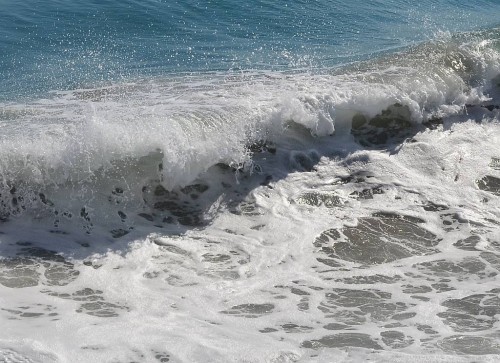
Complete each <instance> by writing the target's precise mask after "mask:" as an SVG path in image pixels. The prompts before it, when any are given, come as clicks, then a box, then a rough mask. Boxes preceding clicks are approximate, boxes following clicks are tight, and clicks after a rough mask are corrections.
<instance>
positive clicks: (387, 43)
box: [0, 0, 500, 101]
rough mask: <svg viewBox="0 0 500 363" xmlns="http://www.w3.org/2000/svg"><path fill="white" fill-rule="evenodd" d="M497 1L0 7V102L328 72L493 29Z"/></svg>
mask: <svg viewBox="0 0 500 363" xmlns="http://www.w3.org/2000/svg"><path fill="white" fill-rule="evenodd" d="M499 14H500V1H498V0H474V1H470V0H456V1H451V0H438V1H429V0H424V1H419V2H415V1H409V0H376V1H361V0H355V1H349V2H346V1H338V0H334V1H327V0H317V1H304V0H295V1H270V0H260V1H259V0H252V1H238V0H222V1H193V0H184V1H165V0H143V1H135V0H120V1H118V0H104V1H102V0H101V1H96V0H94V1H92V0H74V1H69V0H57V1H56V0H25V1H15V0H0V100H4V101H5V100H17V99H23V98H36V97H40V96H43V95H44V94H45V93H46V92H47V91H51V90H66V89H74V88H84V87H92V86H96V85H98V84H100V83H106V82H114V81H117V80H123V79H130V78H134V77H141V78H142V77H155V76H168V75H169V74H172V73H183V72H211V71H219V72H228V71H238V70H241V69H265V70H290V69H292V70H293V69H298V68H300V69H304V68H305V69H311V70H314V69H318V68H324V67H334V66H337V65H340V64H345V63H348V62H352V61H357V60H362V59H366V58H370V57H373V56H376V55H377V54H379V53H380V52H387V51H391V50H394V49H400V48H401V47H405V46H407V45H409V44H412V43H415V42H420V41H425V40H427V39H430V38H432V37H433V36H434V34H436V32H440V31H450V32H457V31H469V30H475V29H478V28H488V27H493V26H496V25H498V24H499V20H498V19H499V17H498V15H499Z"/></svg>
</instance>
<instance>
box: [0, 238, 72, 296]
mask: <svg viewBox="0 0 500 363" xmlns="http://www.w3.org/2000/svg"><path fill="white" fill-rule="evenodd" d="M20 245H21V246H24V247H22V248H20V249H19V252H17V256H16V257H5V258H3V259H1V260H0V284H2V285H4V286H6V287H10V288H24V287H30V286H37V285H38V284H40V283H42V284H44V285H47V286H65V285H68V284H69V283H71V282H72V281H74V280H75V279H76V278H77V277H78V275H79V274H80V272H79V271H78V270H75V269H74V265H73V263H71V262H68V261H66V259H65V258H64V257H63V256H61V255H59V254H57V253H56V252H54V251H50V250H46V249H43V248H40V247H35V246H32V243H31V242H26V241H20ZM42 276H43V279H42Z"/></svg>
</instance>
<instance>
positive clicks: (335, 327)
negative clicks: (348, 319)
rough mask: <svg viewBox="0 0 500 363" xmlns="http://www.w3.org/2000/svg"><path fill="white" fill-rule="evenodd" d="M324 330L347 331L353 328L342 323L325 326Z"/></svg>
mask: <svg viewBox="0 0 500 363" xmlns="http://www.w3.org/2000/svg"><path fill="white" fill-rule="evenodd" d="M323 328H324V329H326V330H345V329H352V326H350V325H347V324H340V323H329V324H326V325H325V326H323Z"/></svg>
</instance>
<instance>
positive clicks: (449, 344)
mask: <svg viewBox="0 0 500 363" xmlns="http://www.w3.org/2000/svg"><path fill="white" fill-rule="evenodd" d="M438 346H439V347H440V348H441V349H443V350H444V351H446V352H449V353H455V354H471V355H485V354H500V342H499V341H498V339H495V338H489V337H481V336H470V335H453V336H451V337H447V338H444V339H442V340H441V341H439V342H438Z"/></svg>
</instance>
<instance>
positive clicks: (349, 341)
mask: <svg viewBox="0 0 500 363" xmlns="http://www.w3.org/2000/svg"><path fill="white" fill-rule="evenodd" d="M301 346H302V347H304V348H310V349H320V348H343V347H359V348H367V349H376V350H381V349H383V348H382V347H381V346H380V345H379V344H378V343H377V342H375V341H374V340H373V339H372V338H371V337H370V336H369V335H368V334H361V333H341V334H335V335H327V336H324V337H323V338H320V339H317V340H306V341H304V342H303V343H302V344H301Z"/></svg>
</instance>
